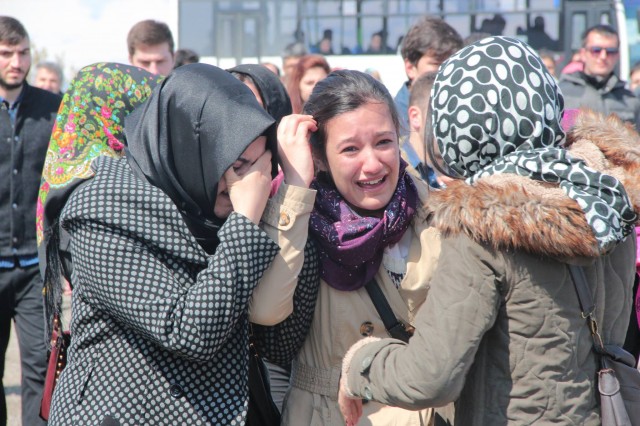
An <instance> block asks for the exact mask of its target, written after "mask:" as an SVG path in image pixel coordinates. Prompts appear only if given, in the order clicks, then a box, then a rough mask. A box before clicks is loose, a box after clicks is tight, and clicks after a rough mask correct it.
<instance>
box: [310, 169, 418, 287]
mask: <svg viewBox="0 0 640 426" xmlns="http://www.w3.org/2000/svg"><path fill="white" fill-rule="evenodd" d="M406 166H407V165H406V163H405V162H404V161H402V160H401V161H400V179H399V180H398V186H397V187H396V190H395V192H394V193H393V196H392V197H391V200H390V201H389V204H387V207H386V208H385V211H384V215H383V217H382V218H377V217H362V216H359V215H358V214H357V213H355V212H354V211H353V210H351V207H349V205H348V204H347V202H346V201H345V200H344V198H342V196H341V195H340V193H339V192H338V190H337V189H336V187H335V186H334V185H333V184H331V183H327V182H323V181H321V180H318V179H314V181H313V182H312V184H311V188H313V189H315V190H316V191H318V192H317V195H316V202H315V207H314V209H313V211H312V212H311V219H310V225H311V227H310V232H311V235H313V236H314V237H315V239H316V241H317V242H318V248H319V251H320V260H321V265H322V266H321V271H320V276H321V277H322V279H323V280H325V281H326V282H327V284H329V285H330V286H331V287H333V288H335V289H338V290H342V291H353V290H357V289H359V288H361V287H363V286H364V285H365V284H366V283H367V282H369V281H370V280H371V279H372V278H373V277H374V276H375V274H376V272H377V271H378V269H379V268H380V264H381V263H382V254H383V251H384V248H385V247H387V246H389V245H391V244H394V243H397V242H398V241H400V239H401V238H402V236H403V235H404V232H405V231H406V230H407V228H408V227H409V224H410V223H411V219H412V218H413V216H414V215H415V212H416V203H417V200H418V192H417V190H416V187H415V185H414V183H413V181H412V180H411V177H409V174H408V173H406V171H405V169H406Z"/></svg>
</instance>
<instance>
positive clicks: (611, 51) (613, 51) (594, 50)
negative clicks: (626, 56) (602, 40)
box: [587, 46, 620, 55]
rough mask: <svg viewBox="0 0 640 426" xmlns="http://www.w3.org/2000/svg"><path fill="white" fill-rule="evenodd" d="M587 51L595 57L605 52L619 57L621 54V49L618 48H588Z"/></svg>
mask: <svg viewBox="0 0 640 426" xmlns="http://www.w3.org/2000/svg"><path fill="white" fill-rule="evenodd" d="M587 50H588V51H589V52H591V53H592V54H593V55H599V54H600V53H601V52H602V51H603V50H604V51H605V52H607V55H617V54H618V53H620V49H618V48H617V47H600V46H593V47H587Z"/></svg>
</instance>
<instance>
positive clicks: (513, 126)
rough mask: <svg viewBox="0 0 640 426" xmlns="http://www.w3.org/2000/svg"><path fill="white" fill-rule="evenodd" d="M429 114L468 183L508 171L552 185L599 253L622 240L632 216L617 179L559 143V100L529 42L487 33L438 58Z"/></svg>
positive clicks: (443, 148) (447, 155) (450, 160)
mask: <svg viewBox="0 0 640 426" xmlns="http://www.w3.org/2000/svg"><path fill="white" fill-rule="evenodd" d="M431 102H432V104H431V105H432V108H433V111H432V117H433V123H434V133H435V137H436V141H437V143H438V148H439V149H440V153H441V154H442V158H443V159H444V161H445V162H446V164H447V165H448V166H449V167H450V168H452V169H453V170H455V171H456V172H457V173H458V174H459V175H460V176H463V177H466V178H467V183H474V182H476V181H478V180H479V179H481V178H483V177H486V176H491V175H493V174H497V173H512V174H517V175H520V176H527V177H530V178H532V179H534V180H538V181H543V182H550V183H555V184H558V185H559V186H560V188H562V189H563V190H564V192H565V193H566V194H567V195H568V196H569V197H571V198H572V199H573V200H575V201H576V202H577V203H578V204H579V205H580V208H581V209H582V210H583V211H584V213H585V217H586V219H587V222H588V223H589V225H590V226H591V228H592V230H593V235H594V237H595V238H596V239H597V241H598V246H599V248H600V249H601V251H602V252H606V251H607V250H609V249H610V248H611V247H612V246H613V245H615V244H617V243H618V242H619V241H621V240H622V239H624V237H626V236H627V235H628V234H629V233H630V232H631V231H632V230H633V226H634V223H635V221H636V219H637V216H636V214H635V212H634V210H633V207H632V206H631V202H630V201H629V198H628V196H627V193H626V191H625V189H624V187H623V186H622V184H621V183H620V182H619V181H618V180H617V179H615V178H614V177H612V176H607V175H604V174H602V173H600V172H598V171H596V170H594V169H591V168H589V167H588V166H587V165H586V164H585V163H584V161H582V160H579V159H576V158H573V157H571V155H570V154H569V153H567V151H565V150H564V149H562V147H561V144H562V143H563V142H564V139H565V134H564V131H563V130H562V126H561V119H562V113H563V108H564V99H563V97H562V93H561V92H560V89H559V88H558V86H557V85H556V82H555V80H554V78H553V77H552V76H551V74H549V72H548V71H547V69H546V67H545V66H544V64H543V63H542V61H541V60H540V57H539V56H538V54H537V53H536V52H535V51H533V50H532V49H531V48H530V47H529V46H528V45H527V44H526V43H524V42H522V41H520V40H517V39H513V38H508V37H490V38H485V39H483V40H481V41H479V42H476V43H474V44H471V45H469V46H467V47H466V48H464V49H462V50H460V51H459V52H457V53H456V54H455V55H453V56H451V57H450V58H449V59H448V60H447V61H446V62H444V63H443V64H442V66H441V67H440V70H439V71H438V75H437V76H436V79H435V82H434V85H433V91H432V101H431Z"/></svg>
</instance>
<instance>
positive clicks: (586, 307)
mask: <svg viewBox="0 0 640 426" xmlns="http://www.w3.org/2000/svg"><path fill="white" fill-rule="evenodd" d="M569 272H570V273H571V278H572V279H573V285H574V287H575V288H576V293H577V294H578V301H579V302H580V309H582V316H583V317H585V318H589V316H590V315H592V314H593V313H594V312H595V310H596V305H595V304H594V303H593V297H591V291H590V290H589V286H588V284H587V277H586V276H585V275H584V269H582V267H581V266H578V265H569Z"/></svg>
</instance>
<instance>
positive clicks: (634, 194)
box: [427, 110, 640, 257]
mask: <svg viewBox="0 0 640 426" xmlns="http://www.w3.org/2000/svg"><path fill="white" fill-rule="evenodd" d="M567 146H568V150H569V151H571V154H572V155H573V156H575V157H578V158H582V159H584V160H585V161H586V163H587V164H588V165H589V166H590V167H592V168H594V169H596V170H599V171H601V172H604V173H606V174H609V175H612V176H615V177H616V178H618V179H619V180H620V181H622V183H623V184H624V186H625V189H626V190H627V194H628V195H629V198H630V199H631V202H632V203H633V205H634V208H635V210H636V212H640V136H638V134H637V133H636V132H635V131H634V130H633V128H632V127H631V126H626V125H625V124H623V123H622V122H621V121H620V120H619V119H618V118H616V117H614V116H611V117H608V118H605V117H604V116H602V115H600V114H597V113H594V112H592V111H587V110H584V111H581V113H580V115H579V116H578V118H577V120H576V124H575V127H574V128H573V129H572V130H571V131H570V132H569V134H568V136H567ZM427 204H428V205H427V208H428V210H430V211H431V212H432V220H433V224H434V225H435V226H436V227H437V228H438V229H440V231H441V232H442V233H443V235H445V236H447V235H456V234H459V233H465V234H467V235H468V236H469V237H470V238H471V239H473V240H475V241H478V242H483V243H487V244H490V245H491V246H493V247H494V248H497V249H502V250H510V249H517V250H524V251H527V252H529V253H533V254H540V255H544V256H551V257H578V256H588V257H592V256H597V255H598V254H599V250H598V244H597V242H596V240H595V238H594V237H593V233H592V231H591V228H590V227H589V225H588V223H587V221H586V218H585V216H584V213H583V211H582V210H581V209H580V207H579V206H578V204H577V203H576V202H575V201H574V200H572V199H570V198H569V197H567V196H566V195H564V193H563V191H562V190H561V189H560V188H558V187H557V186H550V185H548V184H544V183H541V182H537V181H534V180H531V179H528V178H525V177H521V176H515V175H507V174H504V175H494V176H490V177H487V178H483V179H481V180H479V181H478V182H476V183H475V184H474V185H467V184H465V183H464V182H463V181H455V182H452V183H451V184H449V186H448V187H447V189H446V190H444V191H437V192H433V193H432V194H431V195H430V197H429V199H428V202H427Z"/></svg>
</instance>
